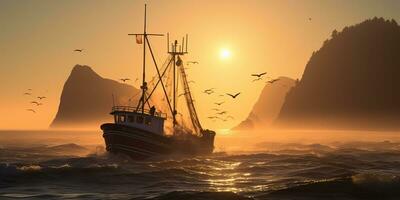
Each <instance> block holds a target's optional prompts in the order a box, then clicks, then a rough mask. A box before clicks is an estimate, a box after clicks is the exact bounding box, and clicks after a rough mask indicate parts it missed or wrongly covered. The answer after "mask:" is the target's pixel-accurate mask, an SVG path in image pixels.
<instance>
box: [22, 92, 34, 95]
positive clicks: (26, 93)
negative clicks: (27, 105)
mask: <svg viewBox="0 0 400 200" xmlns="http://www.w3.org/2000/svg"><path fill="white" fill-rule="evenodd" d="M31 94H32V93H29V92H25V93H24V95H31Z"/></svg>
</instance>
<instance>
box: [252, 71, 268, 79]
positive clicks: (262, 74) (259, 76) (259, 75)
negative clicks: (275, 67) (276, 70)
mask: <svg viewBox="0 0 400 200" xmlns="http://www.w3.org/2000/svg"><path fill="white" fill-rule="evenodd" d="M265 74H267V72H263V73H261V74H252V75H251V76H257V77H258V78H261V77H262V76H264V75H265Z"/></svg>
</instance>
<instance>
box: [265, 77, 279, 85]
mask: <svg viewBox="0 0 400 200" xmlns="http://www.w3.org/2000/svg"><path fill="white" fill-rule="evenodd" d="M276 81H279V78H277V79H273V80H270V81H268V82H267V83H271V84H272V83H275V82H276Z"/></svg>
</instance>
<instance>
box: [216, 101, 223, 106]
mask: <svg viewBox="0 0 400 200" xmlns="http://www.w3.org/2000/svg"><path fill="white" fill-rule="evenodd" d="M223 103H225V101H222V102H219V103H218V102H216V103H214V104H215V105H219V106H220V105H222V104H223Z"/></svg>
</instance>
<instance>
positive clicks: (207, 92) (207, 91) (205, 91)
mask: <svg viewBox="0 0 400 200" xmlns="http://www.w3.org/2000/svg"><path fill="white" fill-rule="evenodd" d="M203 93H206V94H208V95H210V94H212V93H214V91H213V90H204V91H203Z"/></svg>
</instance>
